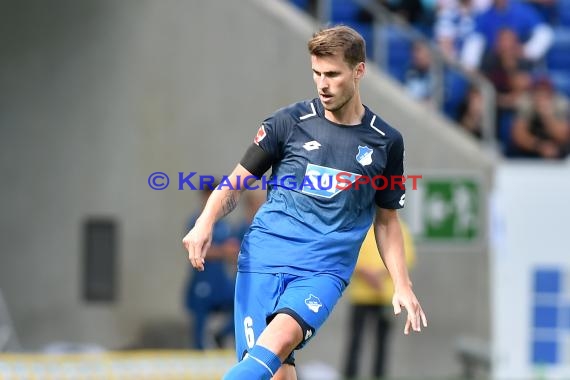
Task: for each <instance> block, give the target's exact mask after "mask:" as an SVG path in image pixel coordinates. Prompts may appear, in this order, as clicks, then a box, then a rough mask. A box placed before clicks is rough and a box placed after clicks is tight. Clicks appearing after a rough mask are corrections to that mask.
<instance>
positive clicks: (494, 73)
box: [482, 28, 531, 146]
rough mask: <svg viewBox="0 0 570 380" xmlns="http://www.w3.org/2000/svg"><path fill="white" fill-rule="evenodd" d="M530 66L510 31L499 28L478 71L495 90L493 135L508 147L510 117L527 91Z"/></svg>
mask: <svg viewBox="0 0 570 380" xmlns="http://www.w3.org/2000/svg"><path fill="white" fill-rule="evenodd" d="M530 69H531V64H530V62H529V61H527V60H526V59H524V57H523V54H522V45H521V44H520V42H519V40H518V37H517V35H516V34H515V32H514V31H513V30H512V29H508V28H505V29H501V30H500V31H499V33H498V35H497V43H496V44H495V47H494V49H493V51H492V52H490V53H489V54H488V55H487V56H486V59H485V62H484V63H483V67H482V71H483V73H484V74H485V75H486V76H487V77H488V78H489V80H490V81H491V83H492V84H493V86H494V87H495V90H496V91H497V110H496V111H497V112H496V113H497V120H496V123H497V126H498V130H497V135H498V137H499V138H500V139H501V142H502V144H503V145H504V146H508V145H509V144H510V142H509V138H510V135H511V133H510V128H511V123H512V116H513V112H514V109H515V106H516V104H517V101H518V99H519V98H520V96H521V95H523V94H525V93H526V91H528V89H529V88H530V82H531V73H530Z"/></svg>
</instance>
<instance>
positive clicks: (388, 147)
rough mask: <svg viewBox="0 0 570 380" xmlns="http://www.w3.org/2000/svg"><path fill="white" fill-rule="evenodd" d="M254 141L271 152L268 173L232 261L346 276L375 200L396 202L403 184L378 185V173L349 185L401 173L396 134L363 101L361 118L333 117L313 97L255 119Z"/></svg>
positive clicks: (245, 268) (252, 267)
mask: <svg viewBox="0 0 570 380" xmlns="http://www.w3.org/2000/svg"><path fill="white" fill-rule="evenodd" d="M255 142H256V143H257V144H258V145H259V146H260V147H261V148H262V149H263V150H264V151H265V152H267V153H268V154H270V155H271V156H272V157H273V166H272V175H271V178H270V180H269V184H270V187H269V190H268V200H267V202H266V203H265V204H264V205H263V206H262V207H261V208H260V209H259V211H258V213H257V214H256V216H255V218H254V220H253V222H252V225H251V227H250V231H249V233H248V234H247V235H246V236H245V238H244V241H243V243H242V247H241V252H240V255H239V259H238V269H239V270H240V271H242V272H260V273H288V274H292V275H300V276H303V275H310V274H316V273H328V274H332V275H335V276H337V277H339V278H341V279H342V280H343V281H344V282H346V283H348V281H349V278H350V276H351V274H352V272H353V270H354V266H355V263H356V259H357V256H358V251H359V248H360V245H361V244H362V241H363V239H364V237H365V235H366V232H367V231H368V228H369V227H370V224H371V223H372V220H373V217H374V214H375V205H378V206H379V207H382V208H388V209H397V208H401V207H403V205H404V196H405V195H404V194H405V189H404V188H403V186H402V187H398V186H394V187H393V188H392V186H390V185H388V186H386V187H385V188H384V186H383V183H382V181H383V180H381V179H378V178H376V179H375V181H376V182H377V183H378V185H377V186H376V188H375V187H373V186H370V185H369V184H367V185H360V186H359V187H358V189H357V188H356V186H355V183H356V182H357V181H359V179H358V178H362V179H363V178H365V177H366V178H369V179H372V178H374V177H376V176H380V175H381V176H383V178H384V179H388V180H390V178H392V176H402V175H403V171H404V168H403V156H404V145H403V140H402V136H401V134H400V133H399V132H398V131H397V130H395V129H394V128H392V127H390V126H389V125H388V124H387V123H386V122H384V121H383V120H382V119H381V118H380V117H378V116H377V115H375V114H374V113H372V112H371V111H370V110H369V109H368V108H367V107H365V114H364V117H363V119H362V123H361V124H359V125H355V126H344V125H340V124H335V123H333V122H331V121H329V120H327V119H326V118H325V117H324V109H323V106H322V104H321V102H320V100H319V99H313V100H308V101H303V102H299V103H296V104H293V105H290V106H288V107H286V108H283V109H281V110H278V111H277V112H276V113H275V114H273V115H272V116H271V117H269V118H268V119H266V120H265V121H264V122H263V124H262V126H261V127H260V129H259V131H258V134H257V136H256V138H255ZM360 181H361V182H362V183H364V181H363V180H360ZM347 183H348V184H351V186H348V185H347ZM380 188H383V189H382V190H378V189H380Z"/></svg>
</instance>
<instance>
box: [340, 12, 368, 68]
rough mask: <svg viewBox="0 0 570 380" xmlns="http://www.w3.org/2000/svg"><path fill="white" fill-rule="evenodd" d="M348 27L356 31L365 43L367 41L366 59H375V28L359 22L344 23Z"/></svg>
mask: <svg viewBox="0 0 570 380" xmlns="http://www.w3.org/2000/svg"><path fill="white" fill-rule="evenodd" d="M343 24H344V25H346V26H350V27H351V28H353V29H354V30H356V31H357V32H358V33H360V35H361V36H362V38H364V41H366V57H367V59H368V60H371V59H373V58H374V55H373V54H374V32H373V31H374V27H373V25H372V24H369V23H364V22H358V21H351V22H344V23H343Z"/></svg>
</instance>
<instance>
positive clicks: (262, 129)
mask: <svg viewBox="0 0 570 380" xmlns="http://www.w3.org/2000/svg"><path fill="white" fill-rule="evenodd" d="M265 136H267V133H266V132H265V127H264V126H263V124H261V127H259V129H258V130H257V135H255V138H254V139H253V142H254V143H255V144H257V145H259V142H260V141H261V140H263V139H264V138H265Z"/></svg>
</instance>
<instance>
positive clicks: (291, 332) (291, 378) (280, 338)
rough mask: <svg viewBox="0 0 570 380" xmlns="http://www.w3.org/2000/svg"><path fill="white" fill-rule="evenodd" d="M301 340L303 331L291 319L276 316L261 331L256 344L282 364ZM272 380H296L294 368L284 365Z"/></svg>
mask: <svg viewBox="0 0 570 380" xmlns="http://www.w3.org/2000/svg"><path fill="white" fill-rule="evenodd" d="M302 340H303V330H302V329H301V326H299V323H297V321H296V320H295V319H293V317H291V316H290V315H287V314H277V315H276V316H275V318H273V320H272V321H271V322H270V323H269V325H268V326H267V327H266V328H265V330H263V332H262V333H261V335H260V336H259V338H258V339H257V342H256V344H258V345H260V346H263V347H265V348H267V349H269V350H270V351H272V352H274V353H275V354H276V355H277V356H279V358H280V359H281V362H283V361H284V360H285V359H286V358H287V357H288V356H289V354H290V353H291V352H293V350H294V349H295V347H297V346H298V345H299V343H301V341H302ZM273 380H297V372H296V371H295V367H294V366H292V365H290V364H284V365H282V366H281V368H279V370H278V371H277V373H276V374H275V376H274V377H273Z"/></svg>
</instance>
